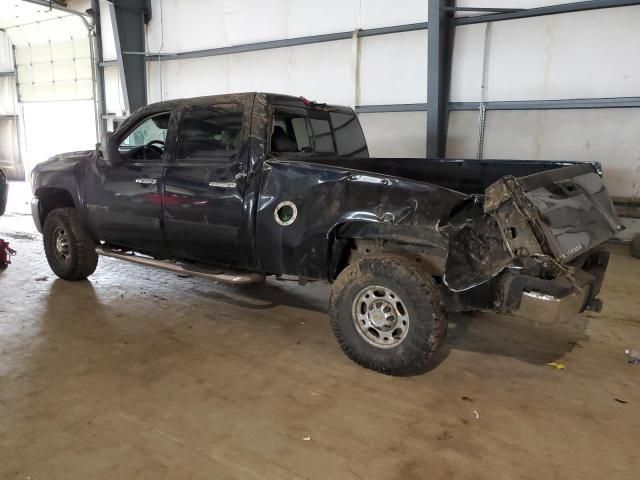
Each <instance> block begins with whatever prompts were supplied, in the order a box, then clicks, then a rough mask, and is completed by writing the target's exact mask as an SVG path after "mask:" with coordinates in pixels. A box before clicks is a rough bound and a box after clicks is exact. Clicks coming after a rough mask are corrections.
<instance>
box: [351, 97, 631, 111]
mask: <svg viewBox="0 0 640 480" xmlns="http://www.w3.org/2000/svg"><path fill="white" fill-rule="evenodd" d="M484 106H485V108H486V110H492V111H496V110H585V109H600V108H640V97H612V98H566V99H562V100H509V101H502V102H484ZM479 109H480V102H449V111H450V112H471V111H473V112H477V111H478V110H479ZM426 111H427V104H426V103H395V104H387V105H358V106H357V107H356V113H388V112H426Z"/></svg>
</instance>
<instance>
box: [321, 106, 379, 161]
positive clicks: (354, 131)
mask: <svg viewBox="0 0 640 480" xmlns="http://www.w3.org/2000/svg"><path fill="white" fill-rule="evenodd" d="M330 116H331V123H332V124H333V134H334V136H335V138H336V146H337V148H338V155H339V156H341V157H367V156H368V154H369V153H368V151H367V142H366V140H365V138H364V134H363V133H362V128H361V127H360V122H358V118H357V117H356V116H355V115H350V114H348V113H340V112H331V113H330Z"/></svg>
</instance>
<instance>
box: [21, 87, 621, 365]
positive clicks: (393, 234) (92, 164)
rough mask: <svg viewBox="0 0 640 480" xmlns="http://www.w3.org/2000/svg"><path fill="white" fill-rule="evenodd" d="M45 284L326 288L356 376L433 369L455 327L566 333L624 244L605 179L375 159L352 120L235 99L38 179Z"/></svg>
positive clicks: (556, 171) (496, 164)
mask: <svg viewBox="0 0 640 480" xmlns="http://www.w3.org/2000/svg"><path fill="white" fill-rule="evenodd" d="M32 183H33V192H34V199H33V202H32V209H33V218H34V220H35V223H36V226H37V227H38V229H39V230H40V231H41V232H42V233H43V237H44V249H45V252H46V256H47V259H48V261H49V264H50V266H51V268H52V269H53V271H54V272H55V273H56V274H57V275H58V276H59V277H61V278H63V279H67V280H80V279H84V278H86V277H88V276H89V275H91V274H92V273H93V272H94V270H95V269H96V265H97V262H98V256H99V255H106V256H110V257H115V258H119V259H123V260H128V261H131V262H135V263H138V264H143V265H149V266H155V267H160V268H165V269H168V270H172V271H176V272H182V273H186V274H190V275H198V276H203V277H208V278H211V279H214V280H217V281H220V282H224V283H229V284H235V285H243V284H256V283H260V282H262V281H264V279H265V276H267V275H274V276H278V277H283V278H287V277H292V278H293V279H296V278H297V279H298V280H299V281H300V282H301V283H304V282H307V281H311V280H323V281H328V282H330V283H331V284H332V291H331V302H330V304H331V322H332V326H333V330H334V332H335V334H336V336H337V338H338V340H339V342H340V345H341V346H342V348H343V350H344V351H345V353H346V354H347V355H348V356H349V357H350V358H351V359H353V360H354V361H355V362H357V363H359V364H361V365H363V366H365V367H368V368H371V369H374V370H377V371H380V372H383V373H387V374H392V375H406V374H414V373H418V372H421V371H424V370H425V369H427V368H428V365H429V359H430V358H431V357H432V356H433V354H434V353H435V352H436V350H437V349H438V347H439V346H440V344H441V343H442V341H443V339H444V336H445V334H446V330H447V317H446V312H447V311H469V310H489V311H494V312H500V313H513V314H516V315H521V316H525V317H528V318H531V319H533V320H534V321H537V322H558V321H561V320H563V319H567V318H570V317H572V316H574V315H576V314H578V313H579V312H582V311H584V310H585V309H591V310H598V309H600V308H601V302H600V301H599V300H598V299H597V298H596V297H597V295H598V292H599V290H600V285H601V283H602V280H603V277H604V272H605V269H606V266H607V262H608V254H607V252H606V251H604V250H603V249H602V247H601V245H602V244H603V242H605V241H606V240H608V239H609V238H611V237H612V236H613V235H615V233H616V232H617V231H618V230H619V229H621V228H622V227H621V226H620V221H619V219H618V217H617V216H616V214H615V212H614V210H613V207H612V203H611V200H610V198H609V196H608V194H607V191H606V189H605V187H604V185H603V182H602V178H601V169H600V165H599V164H592V163H572V162H534V161H526V162H523V161H508V160H500V161H499V160H494V161H491V160H428V159H410V158H406V159H405V158H403V159H399V158H369V154H368V149H367V144H366V142H365V138H364V135H363V133H362V129H361V127H360V124H359V122H358V119H357V117H356V115H355V114H354V112H353V110H352V109H350V108H348V107H340V106H333V105H326V104H318V103H314V102H310V101H308V100H306V99H304V98H297V97H290V96H284V95H275V94H264V93H243V94H234V95H220V96H211V97H201V98H192V99H184V100H174V101H168V102H162V103H157V104H153V105H149V106H147V107H144V108H142V109H140V110H138V111H136V112H134V113H133V114H132V115H131V116H130V117H129V118H128V119H127V120H125V121H124V122H123V123H122V124H121V126H120V127H119V128H118V129H117V130H116V131H115V132H114V133H112V134H111V133H109V134H107V135H106V136H105V138H104V140H103V141H102V142H101V144H100V145H98V148H97V149H96V150H94V151H87V152H75V153H68V154H62V155H57V156H55V157H53V158H51V159H50V160H48V161H46V162H44V163H42V164H40V165H39V166H38V167H36V168H35V169H34V171H33V173H32Z"/></svg>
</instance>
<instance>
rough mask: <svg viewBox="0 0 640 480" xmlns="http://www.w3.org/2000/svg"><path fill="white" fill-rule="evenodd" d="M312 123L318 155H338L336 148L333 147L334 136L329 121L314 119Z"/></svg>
mask: <svg viewBox="0 0 640 480" xmlns="http://www.w3.org/2000/svg"><path fill="white" fill-rule="evenodd" d="M310 121H311V130H313V138H314V140H315V145H316V148H315V151H316V153H336V149H335V146H334V145H333V135H332V134H331V125H329V120H328V119H327V120H323V119H320V118H312V119H311V120H310Z"/></svg>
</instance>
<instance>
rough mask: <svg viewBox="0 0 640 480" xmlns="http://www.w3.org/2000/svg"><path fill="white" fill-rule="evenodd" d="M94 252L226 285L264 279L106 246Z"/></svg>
mask: <svg viewBox="0 0 640 480" xmlns="http://www.w3.org/2000/svg"><path fill="white" fill-rule="evenodd" d="M96 253H97V254H98V255H102V256H104V257H111V258H117V259H119V260H125V261H127V262H131V263H136V264H138V265H144V266H147V267H156V268H161V269H163V270H168V271H170V272H174V273H179V274H182V275H192V276H194V277H202V278H206V279H209V280H213V281H215V282H220V283H225V284H227V285H251V284H254V283H262V282H264V280H265V276H264V275H263V274H262V273H251V272H249V273H245V272H230V271H225V270H222V269H220V270H217V269H215V270H214V269H208V268H201V267H197V266H195V265H185V264H180V263H175V262H170V261H167V260H156V259H154V258H150V257H144V256H142V255H136V254H134V253H123V252H122V250H113V249H111V248H109V247H106V246H101V247H97V248H96Z"/></svg>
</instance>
